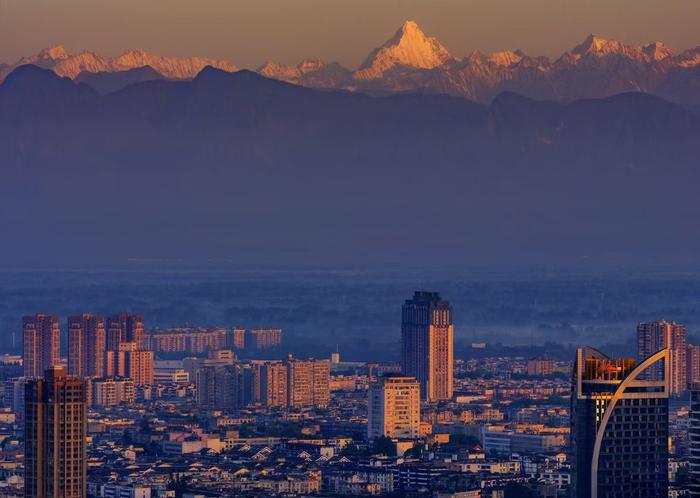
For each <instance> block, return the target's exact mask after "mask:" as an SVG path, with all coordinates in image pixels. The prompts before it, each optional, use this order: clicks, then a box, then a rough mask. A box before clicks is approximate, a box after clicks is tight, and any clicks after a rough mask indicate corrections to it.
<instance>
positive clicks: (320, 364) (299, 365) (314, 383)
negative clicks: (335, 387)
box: [287, 357, 330, 408]
mask: <svg viewBox="0 0 700 498" xmlns="http://www.w3.org/2000/svg"><path fill="white" fill-rule="evenodd" d="M329 401H330V361H329V360H300V359H297V358H291V357H290V358H289V359H288V360H287V404H288V405H289V406H292V407H295V408H302V407H311V406H313V407H318V408H325V407H326V406H328V403H329Z"/></svg>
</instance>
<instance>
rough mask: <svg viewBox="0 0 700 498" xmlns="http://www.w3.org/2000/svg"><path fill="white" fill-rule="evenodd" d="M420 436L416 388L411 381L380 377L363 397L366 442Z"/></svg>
mask: <svg viewBox="0 0 700 498" xmlns="http://www.w3.org/2000/svg"><path fill="white" fill-rule="evenodd" d="M382 436H386V437H390V438H401V439H415V438H417V437H419V436H420V385H419V384H418V381H416V379H414V378H413V377H400V376H389V377H380V378H379V379H378V380H377V382H375V383H373V384H372V385H371V386H370V388H369V391H368V395H367V439H368V441H370V442H371V441H373V440H374V439H375V438H378V437H382Z"/></svg>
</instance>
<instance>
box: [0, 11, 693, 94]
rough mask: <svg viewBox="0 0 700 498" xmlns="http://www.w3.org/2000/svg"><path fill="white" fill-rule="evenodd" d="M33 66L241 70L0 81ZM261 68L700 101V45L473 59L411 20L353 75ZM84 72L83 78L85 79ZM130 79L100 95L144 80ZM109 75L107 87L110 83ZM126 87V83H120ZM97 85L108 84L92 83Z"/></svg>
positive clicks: (336, 85)
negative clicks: (31, 74)
mask: <svg viewBox="0 0 700 498" xmlns="http://www.w3.org/2000/svg"><path fill="white" fill-rule="evenodd" d="M23 64H35V65H38V66H40V67H43V68H47V69H53V71H54V72H56V73H57V74H58V75H60V76H68V77H70V78H73V79H75V78H80V81H83V82H85V83H87V84H91V82H93V83H94V82H95V81H98V80H100V79H99V78H98V79H97V80H96V79H92V78H88V77H87V76H85V75H86V74H88V73H115V72H124V71H129V70H133V69H137V68H142V67H144V66H148V67H150V68H151V69H152V70H154V71H155V72H156V73H158V74H160V75H161V76H162V77H163V78H167V79H192V78H194V77H195V76H196V75H197V74H198V73H199V72H200V71H201V70H202V69H203V68H204V67H205V66H212V67H216V68H219V69H223V70H225V71H231V72H232V71H236V70H237V68H236V66H234V65H233V64H231V63H229V62H226V61H222V60H211V59H204V58H184V59H181V58H167V57H160V56H155V55H152V54H149V53H147V52H144V51H142V50H130V51H128V52H125V53H124V54H122V55H120V56H118V57H114V58H106V57H101V56H99V55H96V54H93V53H91V52H84V53H81V54H77V55H69V54H68V53H67V52H66V51H65V49H63V47H60V46H57V47H53V48H50V49H45V50H43V51H42V52H40V53H39V54H36V55H34V56H30V57H25V58H23V59H21V60H20V61H18V62H16V63H15V64H6V65H4V66H0V80H2V79H3V78H4V77H5V76H6V75H7V74H9V73H10V72H11V71H12V70H13V69H15V68H16V67H18V66H20V65H23ZM257 72H258V73H260V74H262V75H263V76H266V77H268V78H273V79H278V80H282V81H287V82H290V83H294V84H297V85H302V86H307V87H311V88H324V89H338V90H341V89H342V90H350V91H358V92H363V93H368V94H372V95H386V94H391V93H404V92H422V93H442V94H447V95H451V96H458V97H464V98H467V99H470V100H473V101H476V102H482V103H488V102H490V101H491V100H492V99H493V98H495V97H496V96H497V95H499V94H500V93H502V92H506V91H507V92H514V93H518V94H521V95H523V96H527V97H531V98H536V99H549V100H557V101H564V102H568V101H573V100H577V99H582V98H605V97H609V96H612V95H616V94H619V93H624V92H631V91H634V92H645V93H650V94H654V95H658V96H661V97H663V98H665V99H667V100H670V101H673V102H677V103H682V104H687V105H700V46H698V47H695V48H691V49H688V50H685V51H683V52H682V53H680V54H674V53H673V52H672V51H671V50H670V49H669V48H668V47H666V46H664V45H663V43H660V42H655V43H650V44H648V45H644V46H640V47H635V46H630V45H625V44H623V43H621V42H618V41H615V40H605V39H603V38H600V37H597V36H594V35H590V36H589V37H587V38H586V39H585V40H584V41H583V42H582V43H581V44H580V45H578V46H576V47H575V48H573V49H572V50H571V51H569V52H566V53H564V54H562V55H561V56H560V57H559V58H557V59H556V60H550V59H549V58H547V57H541V56H530V55H527V54H525V53H523V52H522V51H520V50H515V51H504V52H496V53H493V54H491V55H484V54H482V53H480V52H478V51H474V52H472V53H471V54H469V55H468V56H466V57H463V58H460V57H456V56H453V55H451V54H450V53H449V52H448V51H447V49H446V48H445V47H444V46H443V45H442V44H440V42H439V41H437V40H436V39H435V38H430V37H428V36H426V35H425V34H424V33H423V32H422V31H421V29H420V28H419V27H418V25H417V24H416V23H415V22H413V21H407V22H405V23H404V24H403V26H401V27H400V28H399V29H398V31H397V32H396V33H395V34H394V36H392V37H391V38H390V39H389V40H387V42H386V43H384V44H383V45H382V46H380V47H378V48H376V49H375V50H373V51H372V52H371V53H370V54H369V55H368V57H367V58H366V59H365V61H364V62H363V63H362V64H361V65H360V67H358V68H357V69H355V70H352V69H348V68H345V67H343V66H341V65H340V64H337V63H324V62H323V61H320V60H314V59H306V60H303V61H302V62H300V63H299V64H298V65H296V66H289V65H283V64H277V63H274V62H266V63H265V64H263V65H262V66H260V67H259V68H258V69H257ZM81 74H83V76H82V77H81ZM142 75H143V74H142V73H131V74H129V75H124V76H122V77H120V78H119V79H116V78H111V79H110V80H111V81H112V83H111V84H109V85H107V87H104V85H103V86H102V87H101V91H105V88H108V89H109V90H110V91H115V90H116V89H119V88H122V87H123V86H126V85H127V84H129V83H132V82H137V81H142ZM104 80H105V79H104V78H103V79H102V80H100V81H104ZM117 81H119V82H120V83H119V84H116V82H117ZM95 84H98V85H100V84H101V83H95Z"/></svg>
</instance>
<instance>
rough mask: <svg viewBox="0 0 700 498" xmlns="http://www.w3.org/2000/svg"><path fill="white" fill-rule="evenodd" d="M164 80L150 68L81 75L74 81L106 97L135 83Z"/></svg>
mask: <svg viewBox="0 0 700 498" xmlns="http://www.w3.org/2000/svg"><path fill="white" fill-rule="evenodd" d="M159 79H163V75H161V74H160V73H159V72H158V71H156V70H155V69H153V68H152V67H150V66H143V67H137V68H134V69H129V70H127V71H119V72H116V73H105V72H103V73H89V72H82V73H80V74H79V75H78V76H77V77H76V78H75V80H74V81H76V82H77V83H85V84H86V85H88V86H90V87H92V88H94V89H95V90H97V91H98V92H99V93H101V94H103V95H105V94H108V93H113V92H116V91H118V90H121V89H122V88H124V87H127V86H129V85H131V84H134V83H141V82H144V81H151V80H159Z"/></svg>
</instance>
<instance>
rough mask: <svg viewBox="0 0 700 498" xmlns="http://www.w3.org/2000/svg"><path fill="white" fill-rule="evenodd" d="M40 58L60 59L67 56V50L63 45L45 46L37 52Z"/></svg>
mask: <svg viewBox="0 0 700 498" xmlns="http://www.w3.org/2000/svg"><path fill="white" fill-rule="evenodd" d="M37 58H38V59H40V60H47V59H50V60H54V61H56V60H62V59H67V58H68V52H67V51H66V49H65V47H63V45H54V46H53V47H49V48H45V49H43V50H42V51H41V52H39V53H38V54H37Z"/></svg>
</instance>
